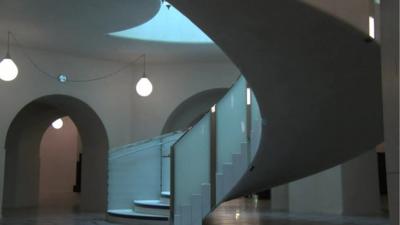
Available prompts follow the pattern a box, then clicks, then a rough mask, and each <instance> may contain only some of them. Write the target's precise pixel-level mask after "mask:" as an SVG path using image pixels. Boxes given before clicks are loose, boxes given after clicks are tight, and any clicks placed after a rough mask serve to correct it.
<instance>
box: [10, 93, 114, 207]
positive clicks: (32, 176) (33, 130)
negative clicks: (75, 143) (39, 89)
mask: <svg viewBox="0 0 400 225" xmlns="http://www.w3.org/2000/svg"><path fill="white" fill-rule="evenodd" d="M63 116H69V117H70V118H71V119H72V121H73V122H74V123H75V125H76V126H77V128H78V131H79V134H80V135H81V138H82V189H81V195H80V209H81V210H83V211H97V212H100V211H105V210H106V199H107V191H106V190H107V189H106V181H107V154H108V138H107V133H106V130H105V127H104V125H103V123H102V121H101V120H100V118H99V116H98V115H97V114H96V112H95V111H93V109H92V108H90V106H88V105H87V104H86V103H84V102H82V101H81V100H79V99H76V98H74V97H70V96H66V95H49V96H44V97H41V98H38V99H36V100H34V101H32V102H31V103H29V104H27V105H26V106H25V107H23V108H22V109H21V110H20V112H18V114H17V115H16V116H15V118H14V119H13V121H12V123H11V125H10V127H9V129H8V133H7V140H6V146H5V148H6V163H5V164H6V165H5V178H4V193H3V207H4V208H23V207H37V206H38V203H39V166H40V161H39V160H40V159H39V155H40V151H39V150H40V142H41V139H42V136H43V134H44V132H45V131H46V129H47V128H48V127H49V125H50V124H51V122H53V121H54V120H55V119H57V118H60V117H63Z"/></svg>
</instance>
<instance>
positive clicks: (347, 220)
mask: <svg viewBox="0 0 400 225" xmlns="http://www.w3.org/2000/svg"><path fill="white" fill-rule="evenodd" d="M268 209H269V202H268V201H256V200H252V199H245V198H242V199H237V200H233V201H229V202H226V203H224V204H223V205H221V206H220V207H218V209H216V210H215V212H214V213H213V214H211V215H210V216H209V217H208V218H207V220H206V225H388V224H389V222H388V220H387V219H386V218H383V217H343V216H333V215H317V214H293V213H286V212H271V211H269V210H268ZM3 214H4V215H3V218H2V219H0V225H112V224H114V225H115V223H110V222H107V221H106V220H105V217H104V215H102V214H90V213H79V212H76V211H74V210H65V209H54V208H52V209H41V210H35V209H30V210H29V209H25V210H17V211H15V210H14V211H7V210H6V211H4V213H3Z"/></svg>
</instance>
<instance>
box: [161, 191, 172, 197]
mask: <svg viewBox="0 0 400 225" xmlns="http://www.w3.org/2000/svg"><path fill="white" fill-rule="evenodd" d="M161 197H165V198H170V197H171V192H169V191H162V192H161Z"/></svg>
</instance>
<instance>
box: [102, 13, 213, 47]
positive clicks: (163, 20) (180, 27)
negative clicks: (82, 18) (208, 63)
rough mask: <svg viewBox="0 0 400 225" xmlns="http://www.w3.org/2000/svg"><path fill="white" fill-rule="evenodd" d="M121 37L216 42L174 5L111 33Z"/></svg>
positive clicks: (154, 40) (164, 40) (157, 40)
mask: <svg viewBox="0 0 400 225" xmlns="http://www.w3.org/2000/svg"><path fill="white" fill-rule="evenodd" d="M109 35H111V36H114V37H120V38H127V39H134V40H143V41H153V42H165V43H182V44H213V43H214V42H213V41H212V40H211V39H210V38H209V37H208V36H207V35H206V34H205V33H204V32H203V31H202V30H201V29H200V28H198V27H197V26H196V25H195V24H193V23H192V22H191V21H190V20H189V19H188V18H187V17H186V16H184V15H183V14H182V13H181V12H179V11H178V10H177V9H176V8H174V7H173V6H172V5H171V7H170V8H169V9H168V7H166V6H164V5H162V6H161V7H160V10H159V11H158V13H157V14H156V15H155V16H154V17H153V18H152V19H150V20H149V21H147V22H145V23H144V24H141V25H139V26H136V27H133V28H130V29H127V30H122V31H118V32H113V33H109Z"/></svg>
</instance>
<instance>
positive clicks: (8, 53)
mask: <svg viewBox="0 0 400 225" xmlns="http://www.w3.org/2000/svg"><path fill="white" fill-rule="evenodd" d="M10 35H11V32H10V31H8V33H7V54H6V58H10Z"/></svg>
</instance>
